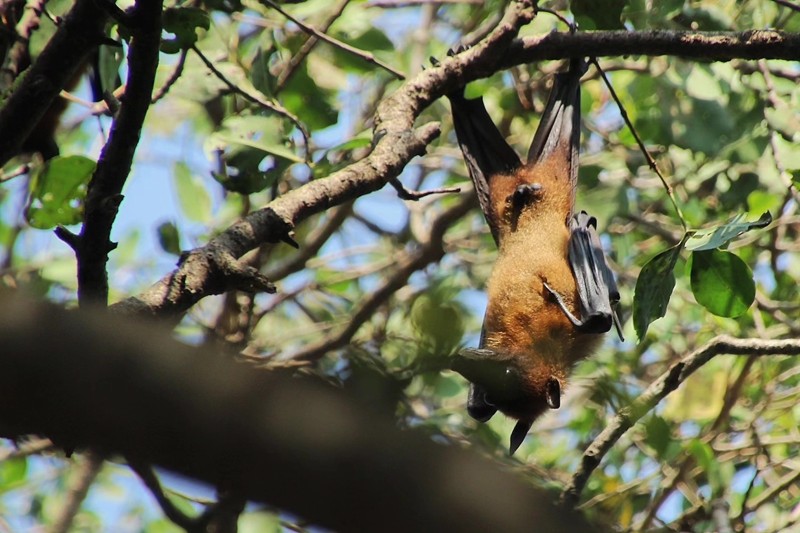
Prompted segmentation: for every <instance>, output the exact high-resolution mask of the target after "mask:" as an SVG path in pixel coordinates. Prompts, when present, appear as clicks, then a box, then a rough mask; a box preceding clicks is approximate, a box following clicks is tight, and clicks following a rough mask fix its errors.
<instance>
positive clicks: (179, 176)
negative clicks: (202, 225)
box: [173, 162, 211, 222]
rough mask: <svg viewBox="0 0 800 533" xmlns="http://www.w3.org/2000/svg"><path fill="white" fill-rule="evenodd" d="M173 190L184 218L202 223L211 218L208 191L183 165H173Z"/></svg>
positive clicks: (179, 163)
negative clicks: (175, 190) (175, 191)
mask: <svg viewBox="0 0 800 533" xmlns="http://www.w3.org/2000/svg"><path fill="white" fill-rule="evenodd" d="M173 171H174V175H175V188H176V189H177V193H178V202H179V203H180V206H181V210H182V211H183V213H184V214H185V215H186V218H188V219H189V220H192V221H195V222H204V221H206V220H208V218H209V217H210V216H211V198H210V197H209V195H208V191H207V190H206V188H205V187H204V186H203V184H202V183H200V179H199V178H197V177H196V176H193V175H192V172H191V170H189V167H188V166H186V164H185V163H182V162H178V163H175V166H174V167H173Z"/></svg>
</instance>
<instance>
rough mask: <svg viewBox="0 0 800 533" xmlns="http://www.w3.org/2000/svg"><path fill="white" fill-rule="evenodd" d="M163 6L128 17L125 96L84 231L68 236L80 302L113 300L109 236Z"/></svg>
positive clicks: (151, 71)
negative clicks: (110, 295) (110, 297)
mask: <svg viewBox="0 0 800 533" xmlns="http://www.w3.org/2000/svg"><path fill="white" fill-rule="evenodd" d="M161 4H162V2H160V1H158V2H152V1H143V0H139V1H138V2H137V3H136V6H135V7H134V9H133V11H132V14H131V15H130V17H129V18H130V22H131V26H132V27H131V31H132V38H131V45H130V49H129V51H128V66H129V72H130V75H129V76H128V82H127V86H126V89H125V99H124V101H123V102H122V105H121V107H120V109H119V113H118V114H117V118H116V119H115V120H114V123H113V124H112V125H111V132H110V133H109V137H108V142H107V143H106V145H105V146H104V147H103V151H102V152H101V153H100V159H99V160H98V162H97V169H96V170H95V172H94V175H93V176H92V179H91V181H90V182H89V189H88V192H87V195H86V202H85V207H84V209H85V211H84V216H83V226H82V228H81V233H80V235H79V236H78V237H77V239H73V238H70V239H67V242H68V243H70V246H72V247H73V248H74V249H75V255H76V256H77V259H78V301H79V302H80V304H81V306H83V305H86V304H89V303H100V304H101V305H103V306H105V305H107V302H108V273H107V272H106V263H107V262H108V253H109V252H110V251H111V250H113V249H114V248H116V244H115V243H112V242H111V240H110V236H111V226H112V225H113V224H114V220H115V219H116V216H117V210H118V209H119V204H120V202H122V186H123V185H125V180H126V179H127V178H128V173H129V172H130V169H131V164H132V163H133V154H134V152H135V151H136V146H137V145H138V144H139V135H140V133H141V130H142V124H143V123H144V117H145V115H146V114H147V110H148V109H149V107H150V98H151V96H152V94H153V85H154V83H155V76H156V68H157V67H158V52H159V46H160V44H161ZM65 233H66V230H64V229H62V231H61V232H59V236H61V237H62V238H63V236H64V235H65Z"/></svg>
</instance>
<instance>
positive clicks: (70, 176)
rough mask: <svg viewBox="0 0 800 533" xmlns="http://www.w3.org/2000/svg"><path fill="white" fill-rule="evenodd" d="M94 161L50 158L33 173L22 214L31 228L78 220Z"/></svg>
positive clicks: (66, 224)
mask: <svg viewBox="0 0 800 533" xmlns="http://www.w3.org/2000/svg"><path fill="white" fill-rule="evenodd" d="M95 167H96V163H95V162H94V161H92V160H91V159H89V158H88V157H84V156H81V155H72V156H65V157H54V158H53V159H51V160H49V161H48V162H47V163H46V164H45V165H44V166H43V167H42V168H41V170H40V171H39V172H37V173H36V175H35V176H34V186H33V191H32V193H31V199H30V203H29V205H28V209H27V210H26V213H25V217H26V218H27V220H28V222H29V223H30V225H31V226H33V227H34V228H39V229H50V228H54V227H56V226H57V225H64V226H69V225H71V224H77V223H78V222H80V221H81V215H82V213H83V200H84V199H85V197H86V188H87V184H88V183H89V179H90V178H91V177H92V173H93V172H94V169H95Z"/></svg>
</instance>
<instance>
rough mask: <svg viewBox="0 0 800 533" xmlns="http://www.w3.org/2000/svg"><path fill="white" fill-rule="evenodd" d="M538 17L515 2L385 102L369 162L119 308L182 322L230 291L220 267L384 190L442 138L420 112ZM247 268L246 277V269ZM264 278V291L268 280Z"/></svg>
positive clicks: (272, 213) (207, 251)
mask: <svg viewBox="0 0 800 533" xmlns="http://www.w3.org/2000/svg"><path fill="white" fill-rule="evenodd" d="M532 16H533V10H532V9H531V8H529V7H526V6H525V5H523V3H516V2H515V3H514V4H513V5H512V6H511V7H510V8H509V11H508V13H507V14H506V17H505V18H504V19H503V20H502V21H501V22H500V24H498V27H497V29H496V30H495V31H494V32H493V33H492V34H491V35H489V36H488V37H487V39H486V40H485V41H484V42H485V44H482V45H479V46H476V47H475V48H474V49H471V50H470V51H469V52H467V53H466V54H464V55H462V56H458V57H457V58H448V59H446V60H444V61H442V63H441V64H440V65H439V66H438V67H436V68H432V69H428V70H426V71H423V72H422V73H420V75H418V76H416V77H415V78H414V79H412V80H409V81H407V82H406V83H404V84H403V85H402V86H401V87H400V88H399V89H398V90H397V91H396V92H395V93H394V94H392V95H390V96H389V97H387V98H385V99H384V100H383V101H382V102H381V104H380V105H379V106H378V110H377V112H376V114H375V129H374V131H375V134H374V137H373V139H374V142H375V148H374V149H373V150H372V152H371V153H370V154H369V155H368V156H367V157H365V158H364V159H362V160H360V161H357V162H355V163H353V164H352V165H350V166H348V167H346V168H344V169H342V170H340V171H338V172H335V173H333V174H331V175H330V176H328V177H327V178H322V179H318V180H314V181H312V182H310V183H308V184H306V185H304V186H302V187H300V188H298V189H295V190H293V191H289V192H288V193H286V194H284V195H282V196H281V197H279V198H277V199H275V200H274V201H272V202H270V203H269V204H268V205H267V206H266V207H264V208H262V209H260V210H258V211H256V212H254V213H251V214H249V215H248V216H246V217H245V218H244V219H243V220H241V221H239V222H237V223H236V224H234V225H233V226H231V227H230V228H228V229H227V230H225V231H224V232H222V233H221V234H220V235H218V236H217V237H215V238H214V239H212V240H211V241H210V242H209V243H208V244H207V245H206V246H203V247H201V248H197V249H195V250H193V251H192V252H190V253H189V254H188V255H187V257H186V258H185V260H184V261H182V263H181V264H180V266H179V268H178V269H177V270H175V271H174V272H172V273H170V274H168V275H167V276H165V277H164V278H162V279H161V280H160V281H158V282H157V283H156V284H155V285H153V286H152V287H150V289H148V290H147V291H145V292H144V293H142V294H140V295H139V296H137V297H132V298H128V299H127V300H124V301H122V302H119V303H118V304H116V305H114V306H113V308H114V310H115V311H118V312H122V313H133V314H146V315H152V316H162V317H163V316H173V317H176V316H178V315H180V314H181V313H183V312H185V311H186V310H187V309H189V308H190V307H191V306H192V305H194V304H195V303H197V302H198V301H200V299H202V298H204V297H206V296H208V295H211V294H220V293H222V292H224V291H225V290H227V289H228V288H230V287H231V281H230V279H228V278H227V277H226V276H225V270H224V269H222V268H220V266H219V265H220V264H223V263H224V264H227V265H229V266H231V267H233V266H234V265H238V264H239V262H238V259H239V258H240V257H241V256H242V255H244V254H245V253H247V252H248V251H250V250H252V249H254V248H255V247H257V246H259V245H261V244H263V243H265V242H279V241H286V240H287V238H288V237H289V236H290V234H291V232H292V229H293V228H294V227H295V225H297V224H298V223H299V222H301V221H303V220H305V219H307V218H308V217H310V216H311V215H314V214H316V213H320V212H322V211H325V210H326V209H328V208H330V207H332V206H335V205H339V204H342V203H344V202H347V201H350V200H354V199H356V198H358V197H359V196H363V195H365V194H368V193H370V192H374V191H377V190H378V189H380V188H382V187H383V186H384V185H385V184H386V183H387V182H388V181H389V180H391V179H394V178H396V177H397V176H398V175H399V174H400V172H401V171H402V170H403V168H405V166H406V165H407V164H408V162H409V161H410V160H411V159H412V158H413V157H415V156H417V155H422V154H423V153H424V152H425V148H426V147H427V145H428V144H429V143H430V142H431V141H433V139H435V138H436V137H437V136H438V135H439V126H438V124H435V123H429V124H425V125H423V126H421V127H419V128H417V129H414V121H415V119H416V117H417V116H418V115H419V114H420V113H421V112H422V110H423V109H424V108H425V107H426V106H428V105H429V104H430V103H431V102H433V101H434V100H435V99H436V98H438V97H439V96H441V95H442V94H444V93H445V92H446V91H447V90H452V89H455V87H456V86H457V85H458V83H459V79H458V78H457V73H458V72H460V71H461V69H462V68H463V66H464V64H467V63H468V62H469V63H470V64H475V65H477V67H473V68H475V69H476V70H478V69H479V68H480V65H481V64H482V63H483V62H486V61H489V60H492V58H493V57H494V55H496V54H497V53H498V50H503V49H505V48H506V47H507V46H508V45H510V43H511V41H512V40H513V38H514V36H515V35H516V33H517V31H518V29H519V27H520V26H521V25H522V24H524V23H526V22H527V21H529V20H530V18H531V17H532ZM487 72H488V71H487ZM475 77H476V78H477V77H479V76H477V75H476V76H475ZM448 88H449V89H448ZM241 269H243V270H245V271H246V267H241ZM246 274H248V275H250V276H251V277H252V276H256V275H257V272H253V271H252V269H251V270H250V271H247V272H246ZM258 279H259V280H260V282H262V284H263V286H266V283H267V281H266V279H265V278H263V276H261V277H260V278H258ZM256 288H257V287H256ZM261 290H263V289H261Z"/></svg>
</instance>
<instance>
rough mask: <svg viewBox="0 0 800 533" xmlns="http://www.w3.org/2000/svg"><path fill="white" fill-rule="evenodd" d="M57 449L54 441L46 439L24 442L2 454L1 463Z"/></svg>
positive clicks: (0, 456) (0, 455)
mask: <svg viewBox="0 0 800 533" xmlns="http://www.w3.org/2000/svg"><path fill="white" fill-rule="evenodd" d="M54 447H55V445H54V444H53V441H51V440H50V439H45V438H38V439H33V440H31V441H27V442H24V443H22V444H20V445H18V446H15V447H14V448H11V449H10V450H8V451H3V452H1V453H0V463H2V462H3V461H7V460H9V459H16V458H17V457H27V456H29V455H33V454H36V453H41V452H46V451H48V450H52V449H53V448H54Z"/></svg>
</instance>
